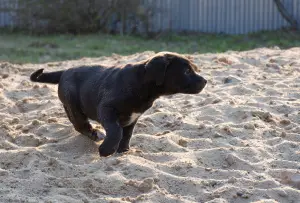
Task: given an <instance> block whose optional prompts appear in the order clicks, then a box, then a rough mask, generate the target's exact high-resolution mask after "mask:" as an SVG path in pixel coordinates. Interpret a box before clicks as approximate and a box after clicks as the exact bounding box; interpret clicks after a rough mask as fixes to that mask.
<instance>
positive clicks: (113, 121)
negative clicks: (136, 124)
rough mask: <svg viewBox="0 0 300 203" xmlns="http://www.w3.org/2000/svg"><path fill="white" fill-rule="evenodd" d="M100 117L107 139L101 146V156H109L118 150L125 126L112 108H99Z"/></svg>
mask: <svg viewBox="0 0 300 203" xmlns="http://www.w3.org/2000/svg"><path fill="white" fill-rule="evenodd" d="M98 118H99V122H100V123H101V124H102V126H103V128H104V129H105V131H106V136H105V139H104V141H103V142H102V144H101V145H100V147H99V154H100V156H109V155H111V154H113V153H115V152H116V151H117V149H118V147H119V143H120V141H121V139H122V133H123V128H122V127H121V126H120V124H119V122H118V119H117V115H116V112H115V111H114V110H113V109H112V108H107V107H105V108H103V107H102V108H99V110H98Z"/></svg>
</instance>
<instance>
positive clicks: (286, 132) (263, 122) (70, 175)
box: [0, 47, 300, 203]
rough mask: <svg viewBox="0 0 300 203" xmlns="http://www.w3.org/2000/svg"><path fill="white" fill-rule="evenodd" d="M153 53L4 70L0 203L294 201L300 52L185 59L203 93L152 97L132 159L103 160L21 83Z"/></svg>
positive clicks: (57, 110)
mask: <svg viewBox="0 0 300 203" xmlns="http://www.w3.org/2000/svg"><path fill="white" fill-rule="evenodd" d="M152 54H153V52H144V53H138V54H135V55H130V56H119V55H113V56H111V57H100V58H83V59H80V60H74V61H64V62H55V63H47V64H24V65H18V64H10V63H6V62H1V63H0V78H1V79H0V81H1V82H0V154H1V159H0V202H72V203H75V202H84V203H86V202H162V203H168V202H186V203H191V202H210V203H213V202H214V203H244V202H256V203H258V202H260V203H262V202H264V203H275V202H288V203H292V202H294V203H296V202H300V190H299V189H300V173H299V171H300V145H299V144H300V48H292V49H288V50H280V49H278V48H276V47H275V48H272V49H267V48H261V49H255V50H251V51H246V52H232V51H229V52H226V53H222V54H193V55H189V57H190V58H191V59H192V60H193V61H194V62H195V63H196V64H197V65H198V66H199V71H201V72H200V74H201V75H202V76H204V77H205V78H207V79H208V81H209V82H208V86H207V87H206V88H205V90H204V91H203V92H202V93H200V94H198V95H181V94H178V95H174V96H168V97H161V98H160V99H158V100H157V101H156V102H155V104H154V106H153V107H152V108H151V109H149V110H148V111H147V112H146V113H145V114H144V115H143V116H142V117H141V118H140V119H139V121H138V123H137V126H136V128H135V131H134V136H133V138H132V141H131V147H132V149H131V151H130V152H128V153H126V154H122V155H118V154H116V155H113V156H111V157H107V158H100V157H99V154H98V146H99V144H100V143H101V142H98V143H94V142H92V141H91V140H89V139H88V138H86V137H84V136H83V135H80V134H79V133H77V132H76V131H75V130H74V129H73V126H72V125H71V124H70V122H69V120H68V119H67V117H66V115H65V113H64V111H63V108H62V105H61V103H60V102H59V100H58V98H57V86H56V85H48V84H47V85H44V84H37V83H31V82H30V81H29V78H28V77H29V75H30V73H31V72H33V71H34V70H37V69H38V68H45V69H46V71H54V70H60V69H66V68H70V67H73V66H78V65H88V64H104V65H115V64H124V63H130V62H134V61H139V60H142V59H146V58H148V57H149V56H151V55H152ZM93 125H95V126H96V127H98V128H99V129H100V130H102V131H103V129H102V128H101V126H99V125H98V124H97V123H93Z"/></svg>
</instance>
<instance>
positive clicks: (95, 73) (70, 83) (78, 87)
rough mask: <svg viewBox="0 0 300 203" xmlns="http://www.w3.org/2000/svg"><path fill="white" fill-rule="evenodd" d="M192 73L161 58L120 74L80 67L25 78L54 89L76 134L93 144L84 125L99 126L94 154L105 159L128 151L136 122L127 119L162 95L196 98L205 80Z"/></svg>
mask: <svg viewBox="0 0 300 203" xmlns="http://www.w3.org/2000/svg"><path fill="white" fill-rule="evenodd" d="M196 68H197V67H196V66H195V65H194V64H193V63H192V62H190V61H189V60H188V59H187V58H185V57H183V56H180V55H178V54H175V53H170V52H161V53H158V54H156V55H155V56H154V57H152V58H150V59H148V60H145V61H142V62H139V63H136V64H128V65H126V66H125V67H123V68H119V67H103V66H89V67H88V66H83V67H77V68H71V69H68V70H65V71H58V72H53V73H43V70H42V69H41V70H38V71H36V72H34V73H33V74H32V75H31V77H30V78H31V80H32V81H35V82H48V83H54V84H56V83H59V87H58V96H59V99H60V101H61V102H62V103H63V106H64V108H65V111H66V113H67V115H68V118H69V119H70V121H71V122H72V123H73V125H74V127H75V129H76V130H77V131H78V132H80V133H82V134H84V135H86V136H88V137H89V138H91V139H92V140H97V138H98V137H97V136H96V134H97V131H96V130H95V129H93V128H92V127H91V125H90V123H89V121H88V119H92V120H95V121H97V122H99V123H100V124H101V125H102V126H103V127H104V129H105V131H106V137H105V139H104V141H103V143H102V144H101V145H100V147H99V153H100V155H101V156H108V155H111V154H113V153H114V152H116V151H117V152H120V153H121V152H125V151H127V150H129V141H130V138H131V136H132V132H133V129H134V126H135V124H136V122H137V119H138V118H136V119H134V120H132V119H130V118H131V115H132V113H139V114H142V113H144V112H145V111H146V110H147V109H149V108H150V107H151V106H152V104H153V102H154V101H155V100H156V99H157V98H158V97H160V96H163V95H170V94H177V93H183V94H197V93H199V92H200V91H201V90H202V89H203V88H204V87H205V85H206V80H205V79H204V78H203V77H201V76H200V75H197V74H196V72H195V69H196Z"/></svg>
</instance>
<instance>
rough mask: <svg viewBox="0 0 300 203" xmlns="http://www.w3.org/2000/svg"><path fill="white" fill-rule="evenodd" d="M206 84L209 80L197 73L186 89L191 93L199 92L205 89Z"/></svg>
mask: <svg viewBox="0 0 300 203" xmlns="http://www.w3.org/2000/svg"><path fill="white" fill-rule="evenodd" d="M206 84H207V80H206V79H204V78H203V77H201V76H200V75H197V76H195V77H194V78H193V82H192V83H190V84H189V85H188V87H187V88H186V91H187V93H189V94H198V93H200V92H201V91H202V90H203V89H204V87H205V86H206Z"/></svg>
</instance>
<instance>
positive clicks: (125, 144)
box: [117, 121, 137, 153]
mask: <svg viewBox="0 0 300 203" xmlns="http://www.w3.org/2000/svg"><path fill="white" fill-rule="evenodd" d="M136 122H137V121H135V122H134V123H132V124H131V125H129V126H126V127H124V128H123V137H122V140H121V141H120V144H119V148H118V151H117V152H118V153H122V152H126V151H128V150H129V142H130V138H131V136H132V132H133V129H134V126H135V124H136Z"/></svg>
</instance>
